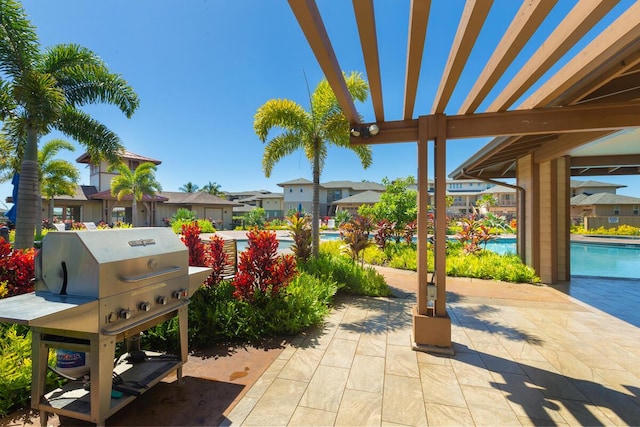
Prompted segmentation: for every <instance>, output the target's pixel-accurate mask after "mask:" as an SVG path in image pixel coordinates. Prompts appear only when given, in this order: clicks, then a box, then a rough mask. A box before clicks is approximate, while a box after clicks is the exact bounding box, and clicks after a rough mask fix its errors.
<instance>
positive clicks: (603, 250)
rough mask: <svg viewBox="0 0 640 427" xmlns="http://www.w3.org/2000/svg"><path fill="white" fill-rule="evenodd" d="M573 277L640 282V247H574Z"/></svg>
mask: <svg viewBox="0 0 640 427" xmlns="http://www.w3.org/2000/svg"><path fill="white" fill-rule="evenodd" d="M339 237H340V235H339V233H330V232H328V233H322V234H321V235H320V238H321V239H322V240H336V239H338V238H339ZM292 244H293V241H291V240H280V244H279V247H278V248H279V249H288V248H290V247H291V245H292ZM246 246H247V241H246V240H238V251H243V250H244V249H245V248H246ZM486 249H487V250H490V251H493V252H496V253H498V254H501V255H503V254H507V253H512V254H515V253H516V239H505V238H501V239H496V240H493V241H490V242H488V243H487V245H486ZM571 274H572V275H574V276H600V277H619V278H627V279H638V278H640V246H639V245H635V246H634V245H627V246H625V245H613V244H611V245H603V244H599V243H576V242H572V243H571Z"/></svg>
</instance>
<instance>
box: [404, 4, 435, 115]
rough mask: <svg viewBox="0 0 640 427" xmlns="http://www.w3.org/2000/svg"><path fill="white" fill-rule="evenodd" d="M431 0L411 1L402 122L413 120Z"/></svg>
mask: <svg viewBox="0 0 640 427" xmlns="http://www.w3.org/2000/svg"><path fill="white" fill-rule="evenodd" d="M430 7H431V0H411V9H410V12H409V13H410V15H409V37H408V40H407V70H406V75H405V82H404V111H403V113H402V117H403V119H404V120H410V119H412V118H413V109H414V108H415V104H416V92H417V91H418V80H419V79H420V68H421V67H422V54H423V52H424V43H425V40H426V38H427V25H428V22H429V9H430Z"/></svg>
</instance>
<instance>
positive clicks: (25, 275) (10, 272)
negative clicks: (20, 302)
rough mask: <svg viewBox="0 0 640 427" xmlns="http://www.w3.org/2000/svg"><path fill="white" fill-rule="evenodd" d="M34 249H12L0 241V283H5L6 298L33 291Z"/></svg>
mask: <svg viewBox="0 0 640 427" xmlns="http://www.w3.org/2000/svg"><path fill="white" fill-rule="evenodd" d="M35 254H36V251H35V249H33V248H32V249H24V250H23V249H12V247H11V245H10V244H9V243H8V242H5V241H4V240H0V283H5V288H6V289H5V290H6V296H8V297H11V296H14V295H20V294H26V293H28V292H31V291H33V279H34V277H35Z"/></svg>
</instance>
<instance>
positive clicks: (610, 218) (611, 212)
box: [571, 193, 640, 230]
mask: <svg viewBox="0 0 640 427" xmlns="http://www.w3.org/2000/svg"><path fill="white" fill-rule="evenodd" d="M571 218H572V219H573V221H574V223H582V225H583V226H584V228H586V229H587V230H589V229H592V228H599V227H604V228H613V227H617V226H619V225H622V224H626V225H631V226H634V227H640V198H638V197H629V196H622V195H620V194H611V193H596V194H592V195H586V194H578V195H577V196H573V197H572V198H571Z"/></svg>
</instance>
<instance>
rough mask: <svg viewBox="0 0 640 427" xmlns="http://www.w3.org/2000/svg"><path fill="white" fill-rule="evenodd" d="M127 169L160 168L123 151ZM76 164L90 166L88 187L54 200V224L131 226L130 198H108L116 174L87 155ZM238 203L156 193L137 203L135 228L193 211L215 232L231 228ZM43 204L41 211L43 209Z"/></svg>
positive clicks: (198, 195) (200, 195)
mask: <svg viewBox="0 0 640 427" xmlns="http://www.w3.org/2000/svg"><path fill="white" fill-rule="evenodd" d="M121 159H122V161H124V162H125V163H126V164H127V165H128V166H129V168H131V169H132V170H134V169H135V168H136V167H138V165H140V164H141V163H144V162H151V163H154V164H155V165H159V164H161V163H162V162H161V161H160V160H155V159H151V158H149V157H144V156H140V155H138V154H135V153H132V152H129V151H125V152H124V154H123V155H122V157H121ZM76 161H77V162H78V163H85V164H88V165H89V171H90V172H89V184H90V185H78V186H77V188H76V192H75V194H74V195H73V196H58V197H56V198H55V199H54V210H53V213H54V220H58V221H74V222H95V223H99V222H105V223H107V224H111V223H114V222H116V221H124V222H128V223H130V222H131V218H132V212H131V209H132V203H131V200H132V197H131V196H125V197H124V198H123V199H122V200H117V198H116V197H114V196H112V195H111V179H112V178H113V177H114V176H116V174H117V172H109V171H108V166H109V165H108V164H107V163H106V162H104V161H102V162H100V163H93V162H92V161H91V156H90V155H89V154H87V153H85V154H83V155H82V156H80V157H78V159H77V160H76ZM238 205H239V203H236V202H232V201H229V200H225V199H222V198H220V197H216V196H213V195H211V194H208V193H206V192H197V193H184V192H170V191H165V192H159V193H157V194H155V195H154V196H153V197H151V196H148V195H145V196H144V197H143V199H142V201H141V202H139V203H137V207H138V223H137V224H134V226H136V227H143V226H150V227H154V226H166V225H168V219H169V218H171V217H172V216H173V215H174V214H175V213H176V211H177V210H178V209H179V208H186V209H189V210H191V211H194V212H195V214H196V217H198V218H203V219H210V220H211V221H212V222H215V224H216V226H217V227H218V228H231V216H232V214H233V212H232V211H233V207H234V206H238ZM46 206H47V203H46V201H43V207H46Z"/></svg>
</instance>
